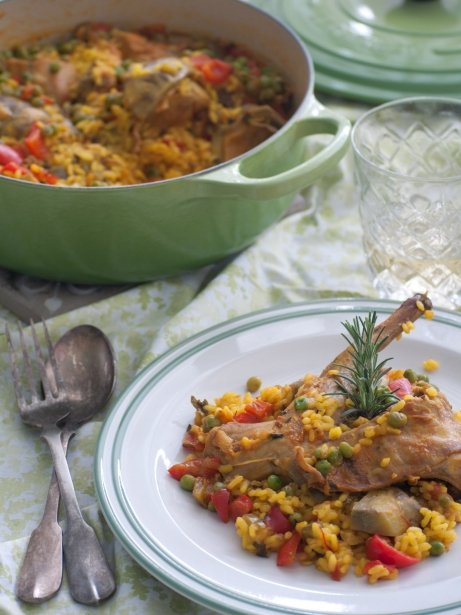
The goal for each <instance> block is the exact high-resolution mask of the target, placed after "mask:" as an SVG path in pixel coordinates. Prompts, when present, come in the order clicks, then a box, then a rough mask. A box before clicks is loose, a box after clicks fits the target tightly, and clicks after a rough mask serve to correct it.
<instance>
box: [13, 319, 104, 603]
mask: <svg viewBox="0 0 461 615" xmlns="http://www.w3.org/2000/svg"><path fill="white" fill-rule="evenodd" d="M54 353H55V357H56V362H57V365H58V366H59V373H60V377H61V379H62V382H63V385H64V387H65V395H66V399H68V400H69V402H70V404H69V407H70V408H71V413H70V414H69V415H68V416H67V417H66V420H65V422H64V426H63V429H62V433H61V443H62V448H63V452H64V455H65V454H66V452H67V445H68V443H69V441H70V439H71V438H72V436H73V435H74V434H75V431H76V429H77V428H78V427H79V426H80V425H82V424H83V423H85V422H86V421H88V420H90V419H91V418H92V417H93V416H94V415H95V414H96V413H97V412H98V411H99V410H101V409H102V408H103V407H104V406H105V404H106V403H107V401H108V400H109V398H110V396H111V394H112V392H113V390H114V386H115V381H116V376H115V359H114V355H113V351H112V347H111V345H110V342H109V340H108V339H107V337H106V336H105V335H104V333H103V332H102V331H101V330H100V329H98V328H96V327H93V326H92V325H80V326H78V327H75V328H74V329H71V330H70V331H68V332H67V333H65V334H64V335H63V336H62V337H61V338H60V340H59V341H58V342H57V343H56V345H55V346H54ZM49 367H50V365H49V363H48V364H47V373H48V378H50V379H51V378H53V371H52V369H48V368H49ZM59 500H60V491H59V487H58V482H57V479H56V474H55V473H53V476H52V479H51V482H50V487H49V490H48V496H47V500H46V504H45V509H44V513H43V517H42V520H41V522H40V524H39V525H38V527H37V528H36V529H35V530H34V531H33V532H32V535H31V538H30V541H29V545H28V548H27V551H26V554H25V557H24V561H23V563H22V566H21V569H20V571H19V576H18V580H17V585H16V593H17V596H18V597H19V598H20V599H21V600H23V601H25V602H35V603H40V602H44V601H45V600H48V599H49V598H51V597H52V596H54V595H55V594H56V592H57V591H58V590H59V587H60V586H61V581H62V564H63V562H62V552H63V549H64V557H65V563H66V568H67V576H68V581H69V589H70V593H71V595H72V597H73V598H74V599H75V600H77V601H78V602H81V603H84V604H97V603H98V602H99V601H101V600H103V599H104V598H107V597H108V596H109V595H111V594H112V593H113V591H114V590H115V582H114V580H113V576H112V573H111V571H110V569H107V570H104V571H103V573H104V574H103V582H102V583H101V582H96V579H95V576H94V575H95V574H96V573H97V571H96V570H91V569H89V568H88V563H89V562H88V556H89V553H88V552H85V549H87V542H86V541H88V540H90V541H92V540H93V539H92V538H91V536H90V534H92V533H93V530H92V528H90V527H89V526H88V525H86V523H85V522H84V521H83V518H82V517H81V513H80V510H79V509H78V505H77V506H75V505H73V506H71V509H72V510H71V511H68V519H67V524H66V529H65V530H64V540H63V535H62V531H61V526H60V525H59V524H58V521H57V517H58V509H59ZM74 504H75V502H74ZM69 512H70V514H69ZM76 529H77V530H78V531H76ZM83 545H85V546H83ZM98 561H100V558H99V559H98ZM93 564H94V561H93ZM90 565H91V562H90ZM102 566H103V568H104V567H107V564H106V563H105V562H104V561H103V562H102ZM107 568H108V567H107ZM98 574H99V576H100V571H99V573H98Z"/></svg>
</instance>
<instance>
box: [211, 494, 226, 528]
mask: <svg viewBox="0 0 461 615" xmlns="http://www.w3.org/2000/svg"><path fill="white" fill-rule="evenodd" d="M229 501H230V491H229V489H226V488H224V489H218V490H217V491H213V493H212V494H211V502H212V503H213V506H214V507H215V508H216V512H217V513H218V517H219V518H220V519H221V521H223V522H224V523H227V522H228V521H229Z"/></svg>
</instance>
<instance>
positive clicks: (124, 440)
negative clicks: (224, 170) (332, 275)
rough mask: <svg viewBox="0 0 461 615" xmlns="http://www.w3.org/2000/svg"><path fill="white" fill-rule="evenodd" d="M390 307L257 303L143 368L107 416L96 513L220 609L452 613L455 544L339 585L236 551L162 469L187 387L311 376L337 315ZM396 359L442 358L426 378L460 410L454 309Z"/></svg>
mask: <svg viewBox="0 0 461 615" xmlns="http://www.w3.org/2000/svg"><path fill="white" fill-rule="evenodd" d="M396 305H397V304H395V303H391V302H385V301H367V300H360V301H359V300H332V301H324V302H314V303H310V304H302V305H293V306H289V307H284V308H275V309H270V310H265V311H262V312H256V313H253V314H250V315H248V316H244V317H242V318H238V319H235V320H231V321H229V322H227V323H224V324H221V325H218V326H216V327H213V328H211V329H209V330H207V331H204V332H203V333H200V334H199V335H196V336H195V337H192V338H190V339H189V340H186V341H185V342H183V343H182V344H180V345H179V346H177V347H175V348H173V349H172V350H170V351H169V352H167V353H166V354H164V355H163V356H162V357H160V358H159V359H158V360H156V361H155V362H154V363H152V364H151V365H149V366H148V367H147V368H145V369H144V370H143V371H142V372H141V373H140V374H139V376H138V377H137V378H136V379H135V381H134V382H133V383H132V384H131V385H130V386H129V387H128V388H127V389H126V391H125V392H124V394H123V395H122V396H121V397H120V399H119V400H118V401H117V402H116V404H115V406H114V407H113V409H112V411H111V413H110V415H109V416H108V418H107V420H106V422H105V424H104V426H103V429H102V431H101V434H100V438H99V441H98V448H97V453H96V461H95V474H96V489H97V493H98V497H99V501H100V504H101V507H102V510H103V512H104V515H105V517H106V519H107V521H108V523H109V525H110V527H111V528H112V530H113V531H114V533H115V535H116V536H117V537H118V539H119V540H120V541H121V543H122V544H123V545H124V547H125V548H126V549H127V550H128V552H129V553H130V554H131V555H132V556H133V557H134V558H135V559H136V560H137V561H138V562H139V563H140V564H141V566H143V567H144V568H145V569H146V570H147V571H148V572H149V573H150V574H152V575H153V576H155V577H157V578H158V579H160V580H161V581H163V582H164V583H165V584H167V585H168V586H170V587H171V588H172V589H174V590H176V591H178V592H180V593H182V594H184V595H185V596H187V597H189V598H191V599H192V600H195V601H197V602H198V603H200V604H202V605H204V606H207V607H209V608H211V609H215V610H217V611H218V612H220V613H233V614H235V613H241V614H242V613H251V614H255V615H271V614H272V615H273V614H277V613H285V614H287V613H290V614H295V615H301V614H304V615H305V614H311V615H319V614H321V615H333V614H336V615H338V614H346V613H347V614H349V615H370V613H373V614H375V615H403V614H405V615H416V614H417V615H432V614H435V613H443V614H444V615H459V613H460V612H461V599H460V594H459V584H460V581H461V572H460V570H459V566H458V562H459V558H460V555H461V544H457V543H455V544H454V546H453V547H452V548H451V550H450V551H449V552H448V553H447V554H446V555H444V556H443V557H441V558H438V559H431V560H427V561H424V562H423V563H421V564H420V565H418V566H415V567H413V568H410V569H407V570H405V571H402V573H401V575H400V577H399V579H398V580H396V581H393V582H392V583H382V584H377V585H374V586H372V585H368V584H367V583H366V582H365V580H364V579H363V578H357V577H355V576H354V575H353V573H350V574H349V575H348V576H347V577H346V578H345V579H343V580H342V581H341V582H340V583H335V582H333V581H331V580H330V579H329V578H328V577H327V576H326V575H324V574H322V573H320V572H318V571H317V570H316V569H315V568H313V567H309V568H304V567H301V566H298V567H293V568H277V566H276V565H275V560H274V558H273V557H272V558H267V559H264V558H257V557H254V556H252V555H250V554H248V553H246V552H245V551H242V550H241V548H240V544H239V539H238V538H237V536H236V535H235V530H234V529H233V527H232V526H231V524H228V525H224V524H223V523H221V522H220V521H219V520H218V518H217V516H216V515H212V514H210V513H208V512H207V511H206V510H204V509H202V508H200V507H199V506H198V505H197V503H196V502H195V501H194V500H193V498H191V496H190V494H188V493H186V492H184V491H182V490H181V489H179V488H178V485H177V483H176V482H174V481H173V480H172V479H171V477H170V476H169V475H168V472H167V469H168V467H169V466H170V465H172V464H173V463H175V462H176V461H178V460H180V459H181V458H182V457H183V451H182V449H181V440H182V436H183V434H184V430H185V429H186V426H187V424H188V423H189V422H190V420H191V419H192V416H193V409H192V407H191V405H190V396H191V395H192V394H193V395H195V396H196V397H198V398H208V399H212V398H214V397H215V396H218V395H219V394H222V393H223V392H224V391H227V390H241V391H242V390H243V386H244V383H245V382H246V380H247V378H248V376H249V375H253V374H257V375H258V376H259V377H261V378H262V380H263V382H264V384H265V385H269V384H271V383H274V384H275V383H284V382H292V381H293V380H295V379H296V378H298V377H299V376H300V375H302V374H304V373H306V372H316V373H318V372H319V371H320V370H321V369H322V368H323V367H324V366H325V365H326V364H327V363H328V362H329V361H330V360H331V359H332V357H334V356H336V354H337V353H338V352H339V351H340V350H341V349H342V347H343V340H342V338H341V336H340V333H341V331H342V329H343V328H342V326H341V323H342V322H343V321H344V320H350V319H351V318H352V317H353V316H354V315H355V314H360V313H362V314H363V313H366V312H368V311H370V310H376V311H377V312H378V314H379V315H381V317H385V315H386V314H388V313H390V312H392V311H393V310H394V309H395V307H396ZM386 354H387V356H392V357H394V360H393V362H392V364H393V365H395V366H402V367H403V366H405V367H412V368H414V369H416V370H418V371H420V370H421V363H422V361H423V360H424V359H427V358H429V357H431V358H435V359H437V360H438V361H439V363H440V369H439V371H438V372H437V373H436V375H434V377H433V380H434V382H435V383H436V384H437V385H438V386H440V388H441V389H442V390H444V392H445V393H446V394H447V396H448V398H449V399H450V400H451V401H452V403H453V405H454V407H455V408H460V407H461V387H460V385H459V365H460V354H461V316H460V315H459V314H455V313H453V314H452V313H448V312H442V311H440V312H439V314H438V315H437V317H436V319H435V320H434V321H428V320H424V319H421V320H420V321H418V323H417V325H416V329H415V331H413V332H412V333H411V335H410V336H404V338H403V339H402V341H400V342H398V343H395V344H393V345H392V346H391V347H390V349H389V351H386Z"/></svg>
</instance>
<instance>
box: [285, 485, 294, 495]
mask: <svg viewBox="0 0 461 615" xmlns="http://www.w3.org/2000/svg"><path fill="white" fill-rule="evenodd" d="M283 490H284V492H285V493H286V494H287V495H288V496H291V495H294V494H295V491H296V489H295V488H294V487H293V485H291V484H288V485H285V487H284V488H283Z"/></svg>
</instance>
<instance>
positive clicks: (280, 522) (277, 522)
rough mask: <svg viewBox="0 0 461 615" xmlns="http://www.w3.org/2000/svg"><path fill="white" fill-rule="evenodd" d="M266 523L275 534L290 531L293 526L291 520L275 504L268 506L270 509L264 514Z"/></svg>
mask: <svg viewBox="0 0 461 615" xmlns="http://www.w3.org/2000/svg"><path fill="white" fill-rule="evenodd" d="M266 525H267V526H268V527H270V528H271V530H273V531H274V532H275V533H276V534H284V533H285V532H290V531H291V530H292V528H293V526H292V524H291V521H290V520H289V519H288V517H287V516H285V515H284V514H283V512H282V511H281V510H280V508H279V507H278V506H277V504H273V505H272V506H271V507H270V510H269V512H268V513H267V515H266Z"/></svg>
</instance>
